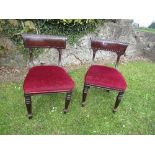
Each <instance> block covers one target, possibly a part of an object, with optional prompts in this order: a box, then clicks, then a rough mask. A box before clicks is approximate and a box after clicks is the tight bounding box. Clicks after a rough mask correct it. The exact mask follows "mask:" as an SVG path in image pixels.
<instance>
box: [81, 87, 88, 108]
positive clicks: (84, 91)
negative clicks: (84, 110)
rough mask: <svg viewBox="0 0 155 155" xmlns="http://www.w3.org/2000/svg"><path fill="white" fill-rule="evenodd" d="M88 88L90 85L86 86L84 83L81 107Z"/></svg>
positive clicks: (83, 104)
mask: <svg viewBox="0 0 155 155" xmlns="http://www.w3.org/2000/svg"><path fill="white" fill-rule="evenodd" d="M89 88H90V86H88V85H84V87H83V95H82V106H83V107H84V106H85V101H86V97H87V94H88V89H89Z"/></svg>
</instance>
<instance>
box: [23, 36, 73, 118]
mask: <svg viewBox="0 0 155 155" xmlns="http://www.w3.org/2000/svg"><path fill="white" fill-rule="evenodd" d="M22 37H23V41H24V46H25V48H28V49H29V62H30V63H32V64H33V51H32V49H33V48H55V49H57V50H58V52H59V59H58V65H61V56H62V49H65V48H66V40H67V38H65V37H57V36H51V35H34V34H23V35H22ZM51 93H57V92H51ZM58 93H66V99H65V106H64V113H67V111H68V107H69V104H70V101H71V95H72V91H66V92H58ZM38 94H39V93H37V94H34V93H33V94H31V93H28V94H27V93H24V97H25V105H26V109H27V113H28V118H29V119H31V118H32V101H31V96H32V95H38ZM40 94H49V93H40Z"/></svg>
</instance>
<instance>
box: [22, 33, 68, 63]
mask: <svg viewBox="0 0 155 155" xmlns="http://www.w3.org/2000/svg"><path fill="white" fill-rule="evenodd" d="M22 38H23V41H24V46H25V48H28V49H29V54H30V62H32V63H33V54H32V49H33V48H55V49H57V50H58V52H59V60H58V65H60V63H61V55H62V49H65V48H66V40H67V38H65V37H59V36H52V35H38V34H23V35H22Z"/></svg>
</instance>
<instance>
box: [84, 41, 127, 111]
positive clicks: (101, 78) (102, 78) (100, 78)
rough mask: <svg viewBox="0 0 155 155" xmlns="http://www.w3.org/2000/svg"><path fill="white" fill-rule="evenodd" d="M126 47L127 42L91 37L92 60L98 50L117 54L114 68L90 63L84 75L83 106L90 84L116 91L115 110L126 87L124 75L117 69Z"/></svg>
mask: <svg viewBox="0 0 155 155" xmlns="http://www.w3.org/2000/svg"><path fill="white" fill-rule="evenodd" d="M127 47H128V44H127V43H123V42H114V41H107V40H96V39H91V49H92V50H93V58H92V60H93V62H94V59H95V54H96V52H97V51H98V50H106V51H111V52H115V53H116V54H117V60H116V65H115V68H112V67H108V66H103V65H91V67H90V68H89V69H88V71H87V73H86V75H85V80H84V87H83V96H82V106H85V101H86V96H87V93H88V89H89V88H90V86H92V87H97V88H103V89H105V90H107V91H108V92H109V90H114V91H117V92H118V95H117V98H116V102H115V105H114V108H113V112H116V111H117V108H118V106H119V103H120V101H121V99H122V97H123V94H124V92H125V90H126V87H127V84H126V81H125V79H124V77H123V76H122V74H121V73H120V72H119V71H118V70H117V69H118V63H119V60H120V57H121V56H122V55H124V54H125V51H126V48H127Z"/></svg>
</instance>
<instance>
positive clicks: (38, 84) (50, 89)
mask: <svg viewBox="0 0 155 155" xmlns="http://www.w3.org/2000/svg"><path fill="white" fill-rule="evenodd" d="M22 37H23V41H24V46H25V48H28V49H29V54H30V62H31V63H33V55H32V53H33V52H32V49H33V48H55V49H57V50H58V53H59V59H58V61H59V65H60V63H61V55H62V49H65V48H66V38H64V37H56V36H51V35H34V34H24V35H22ZM73 88H74V81H73V80H72V78H71V77H70V76H69V75H68V74H67V72H66V71H65V70H64V69H63V68H62V67H60V66H56V65H48V66H43V65H42V66H34V67H32V68H30V69H29V72H28V74H27V75H26V78H25V80H24V84H23V89H24V97H25V104H26V108H27V112H28V118H29V119H30V118H32V105H31V96H32V95H37V94H48V93H66V99H65V107H64V113H66V112H67V111H68V106H69V103H70V101H71V95H72V91H73Z"/></svg>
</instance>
